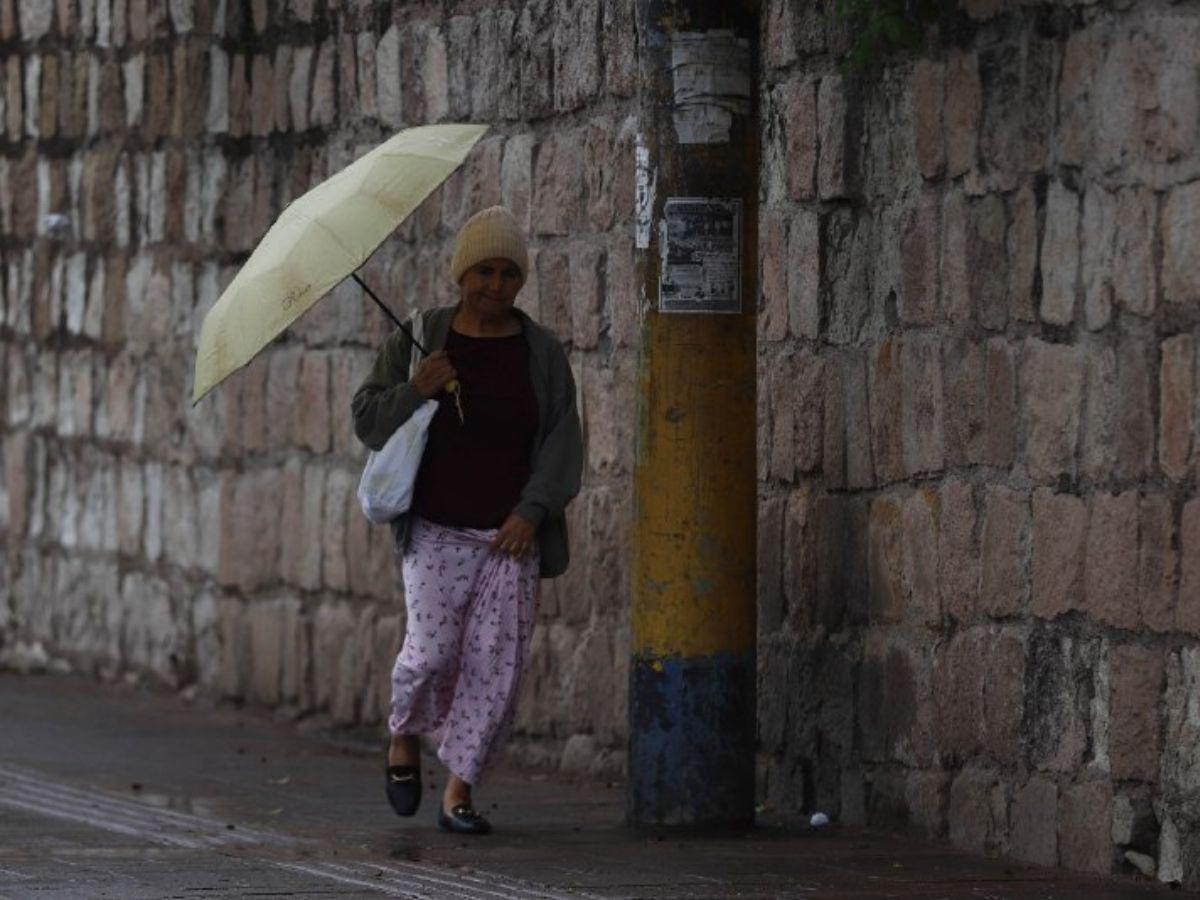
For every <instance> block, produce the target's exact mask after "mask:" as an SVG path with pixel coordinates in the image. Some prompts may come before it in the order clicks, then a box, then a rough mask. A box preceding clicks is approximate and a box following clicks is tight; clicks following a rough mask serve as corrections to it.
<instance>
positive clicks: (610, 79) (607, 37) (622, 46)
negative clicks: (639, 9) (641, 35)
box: [602, 0, 637, 97]
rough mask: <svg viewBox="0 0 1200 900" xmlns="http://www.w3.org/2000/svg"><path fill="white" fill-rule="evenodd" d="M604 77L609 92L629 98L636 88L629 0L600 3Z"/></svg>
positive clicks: (633, 23) (633, 20)
mask: <svg viewBox="0 0 1200 900" xmlns="http://www.w3.org/2000/svg"><path fill="white" fill-rule="evenodd" d="M603 7H604V24H603V31H602V35H603V37H602V42H603V47H604V49H603V54H602V58H603V60H604V78H605V83H606V85H607V87H608V90H609V92H610V93H612V94H615V95H617V96H618V97H629V96H631V95H632V94H633V93H634V91H635V90H636V88H637V53H636V48H637V35H636V21H637V14H636V11H635V7H634V3H633V0H610V2H606V3H604V4H603Z"/></svg>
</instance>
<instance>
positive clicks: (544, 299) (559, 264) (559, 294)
mask: <svg viewBox="0 0 1200 900" xmlns="http://www.w3.org/2000/svg"><path fill="white" fill-rule="evenodd" d="M537 298H538V302H537V312H538V314H537V316H536V318H537V320H538V322H540V323H541V324H542V325H544V326H545V327H546V328H549V329H550V330H551V331H552V332H553V333H554V334H555V335H557V336H558V337H559V339H560V340H562V341H564V342H568V341H570V339H571V337H572V336H573V335H574V328H573V326H572V324H571V306H570V298H571V269H570V259H569V258H568V256H567V255H566V254H564V253H558V252H552V251H549V250H543V251H541V252H539V253H538V256H537Z"/></svg>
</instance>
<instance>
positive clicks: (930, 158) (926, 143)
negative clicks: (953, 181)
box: [908, 59, 946, 180]
mask: <svg viewBox="0 0 1200 900" xmlns="http://www.w3.org/2000/svg"><path fill="white" fill-rule="evenodd" d="M945 91H946V68H945V66H944V65H943V64H941V63H937V62H934V61H933V60H928V59H919V60H917V63H916V65H914V66H913V70H912V73H911V74H910V75H909V79H908V92H909V102H910V103H911V104H912V110H913V117H912V141H913V156H914V157H915V158H916V161H917V167H918V168H919V169H920V171H921V174H922V175H923V176H924V177H925V178H926V179H928V180H932V179H936V178H939V177H941V175H942V174H943V172H944V171H945V167H946V144H945V139H944V136H943V132H942V103H943V100H944V97H945Z"/></svg>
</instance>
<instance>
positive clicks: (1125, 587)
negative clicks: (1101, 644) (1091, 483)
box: [1084, 491, 1139, 629]
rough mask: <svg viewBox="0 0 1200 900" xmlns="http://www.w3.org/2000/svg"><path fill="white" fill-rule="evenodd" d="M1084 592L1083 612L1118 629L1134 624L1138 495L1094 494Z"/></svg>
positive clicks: (1088, 534) (1135, 612)
mask: <svg viewBox="0 0 1200 900" xmlns="http://www.w3.org/2000/svg"><path fill="white" fill-rule="evenodd" d="M1086 554H1087V556H1086V561H1085V573H1084V591H1085V593H1086V598H1087V599H1086V609H1087V611H1088V612H1089V613H1090V614H1091V615H1092V616H1094V617H1095V618H1096V619H1098V620H1099V621H1101V622H1104V623H1106V624H1109V625H1114V626H1116V627H1118V628H1129V629H1133V628H1136V627H1137V625H1138V624H1139V623H1138V604H1137V600H1136V598H1137V571H1138V494H1137V492H1136V491H1126V492H1124V493H1121V494H1117V495H1115V496H1114V495H1110V494H1107V493H1098V494H1095V495H1094V496H1093V497H1092V504H1091V515H1090V516H1089V518H1088V530H1087V550H1086Z"/></svg>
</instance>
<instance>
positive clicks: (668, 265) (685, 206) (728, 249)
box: [658, 197, 742, 313]
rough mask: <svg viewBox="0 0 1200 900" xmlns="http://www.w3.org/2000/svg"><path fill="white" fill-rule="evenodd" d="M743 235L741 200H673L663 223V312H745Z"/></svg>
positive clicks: (668, 202)
mask: <svg viewBox="0 0 1200 900" xmlns="http://www.w3.org/2000/svg"><path fill="white" fill-rule="evenodd" d="M741 235H742V201H741V199H723V198H713V197H668V198H667V201H666V204H665V206H664V207H663V219H662V222H661V223H660V237H661V241H660V244H661V247H662V274H661V277H660V280H659V286H658V297H659V304H658V308H659V311H660V312H675V313H698V312H705V313H738V312H741V311H742V296H741V291H742V277H741V261H742V260H741Z"/></svg>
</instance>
